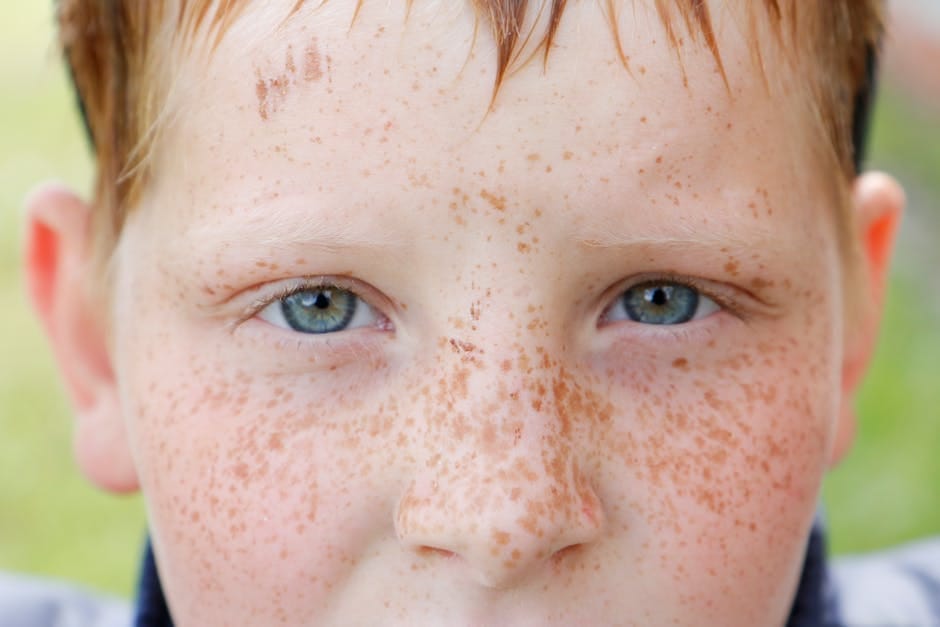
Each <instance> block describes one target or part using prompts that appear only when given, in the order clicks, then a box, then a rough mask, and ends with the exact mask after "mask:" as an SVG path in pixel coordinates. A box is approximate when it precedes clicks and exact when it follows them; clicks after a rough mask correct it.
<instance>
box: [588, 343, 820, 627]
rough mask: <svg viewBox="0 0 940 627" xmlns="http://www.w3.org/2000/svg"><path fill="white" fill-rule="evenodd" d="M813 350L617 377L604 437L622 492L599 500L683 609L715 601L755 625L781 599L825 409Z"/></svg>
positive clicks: (794, 347) (810, 509) (812, 483)
mask: <svg viewBox="0 0 940 627" xmlns="http://www.w3.org/2000/svg"><path fill="white" fill-rule="evenodd" d="M822 339H823V338H822V337H821V336H818V337H814V338H806V339H805V341H796V340H793V339H783V340H779V341H775V342H768V343H762V344H760V345H759V346H755V347H753V348H751V349H748V348H746V347H745V348H742V349H741V350H740V351H739V352H738V353H737V354H732V355H731V356H730V357H728V353H727V351H723V350H719V348H714V349H711V350H709V351H703V352H701V353H699V354H697V355H696V356H695V357H691V356H690V357H682V358H677V359H673V357H674V356H670V360H668V361H665V362H664V363H662V364H659V365H658V372H657V373H656V374H655V375H654V376H648V375H649V374H650V372H649V368H646V369H645V370H646V372H644V373H642V374H640V373H638V372H629V373H623V376H622V377H621V384H622V385H621V386H620V388H619V389H618V392H617V394H618V395H619V396H620V402H619V407H620V410H619V413H621V414H623V413H624V412H626V415H630V416H632V418H631V420H630V421H629V428H619V429H618V430H617V433H615V434H611V437H610V441H611V442H612V443H613V446H612V448H611V449H610V450H612V451H613V454H612V456H611V458H610V461H611V463H610V465H609V466H608V469H609V471H610V473H611V479H610V480H609V481H608V482H607V485H611V486H618V487H619V486H623V488H622V489H620V490H615V493H610V494H607V495H605V497H604V500H605V502H607V503H619V504H627V505H625V506H624V507H622V508H620V511H619V512H618V514H617V516H616V518H617V520H618V522H619V523H620V525H622V528H623V529H624V530H629V533H630V535H631V536H632V542H633V543H634V544H635V545H636V547H637V548H636V552H637V553H638V554H644V555H645V558H644V559H645V561H646V562H647V567H648V568H649V569H650V570H651V573H654V574H651V576H652V577H655V578H660V579H661V580H662V584H663V585H662V587H661V589H662V590H667V589H668V590H674V591H675V593H676V595H677V596H678V597H679V599H681V602H682V603H683V604H684V605H691V606H693V607H694V609H695V611H697V612H705V613H707V612H710V611H715V607H714V601H715V600H716V599H725V600H727V601H728V602H730V603H736V604H738V608H737V609H736V610H735V611H736V612H738V615H739V616H742V617H743V616H754V617H755V618H756V617H759V616H765V617H766V616H767V615H773V614H774V613H775V612H776V613H779V612H780V611H783V610H782V609H781V608H784V609H785V605H786V603H788V602H789V596H788V595H789V594H790V592H792V590H793V586H794V585H795V577H796V575H797V572H798V569H799V567H800V564H801V559H802V555H803V547H804V543H805V540H806V537H807V532H808V529H809V526H810V524H811V521H812V518H813V515H814V512H815V509H816V503H817V497H818V491H819V486H820V481H821V477H822V474H823V472H824V470H825V466H826V460H827V452H828V450H829V442H830V438H831V431H832V425H833V419H834V417H835V415H836V409H837V406H836V404H835V403H836V401H837V397H836V395H834V394H833V390H837V389H838V381H837V373H838V369H837V368H836V364H835V360H834V358H832V357H827V356H826V355H822V354H821V353H824V352H825V351H820V350H819V349H818V347H819V346H827V344H823V343H819V342H820V341H821V340H822ZM829 359H831V360H832V361H831V362H830V361H827V360H829ZM813 360H815V361H814V362H813ZM810 362H813V367H812V368H810V367H809V366H808V364H809V363H810ZM637 399H640V400H637ZM624 424H625V423H624ZM614 477H616V480H614ZM729 582H735V583H734V584H733V585H731V584H730V583H729ZM679 599H672V601H673V602H675V601H677V600H679ZM664 602H665V599H664ZM767 603H772V604H776V607H775V608H769V607H768V606H767V605H766V604H767ZM760 604H763V605H761V606H760V607H758V605H760ZM768 612H770V614H768ZM706 615H707V614H706Z"/></svg>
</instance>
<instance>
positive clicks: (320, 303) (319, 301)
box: [313, 292, 330, 309]
mask: <svg viewBox="0 0 940 627" xmlns="http://www.w3.org/2000/svg"><path fill="white" fill-rule="evenodd" d="M313 306H314V307H316V308H317V309H329V308H330V297H329V296H328V295H327V294H326V292H320V293H319V294H317V298H316V300H315V301H314V302H313Z"/></svg>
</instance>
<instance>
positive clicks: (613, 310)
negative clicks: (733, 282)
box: [603, 281, 721, 326]
mask: <svg viewBox="0 0 940 627" xmlns="http://www.w3.org/2000/svg"><path fill="white" fill-rule="evenodd" d="M655 284H656V283H652V285H655ZM660 285H676V283H673V282H670V281H662V282H661V283H660ZM635 287H637V286H631V287H628V288H627V289H625V290H622V291H621V292H620V293H618V294H617V298H616V299H614V301H613V302H612V303H611V304H610V306H609V307H608V308H607V309H606V310H605V312H604V315H603V321H604V322H622V321H629V322H635V323H636V324H650V323H645V322H641V321H639V320H635V319H634V318H632V317H631V316H630V313H629V312H628V311H627V306H626V302H625V299H624V295H625V294H626V293H627V291H629V290H630V289H634V288H635ZM693 289H694V288H693ZM695 292H696V295H697V304H696V307H695V313H694V314H693V315H692V317H691V318H689V319H688V320H686V321H685V322H682V323H680V324H688V323H689V322H694V321H696V320H701V319H703V318H707V317H708V316H711V315H713V314H715V313H717V312H718V311H721V305H719V304H718V303H716V302H715V301H714V300H713V299H711V298H709V297H708V296H705V295H704V294H702V293H701V292H700V291H698V290H695ZM658 326H676V325H674V324H673V325H669V324H664V325H658Z"/></svg>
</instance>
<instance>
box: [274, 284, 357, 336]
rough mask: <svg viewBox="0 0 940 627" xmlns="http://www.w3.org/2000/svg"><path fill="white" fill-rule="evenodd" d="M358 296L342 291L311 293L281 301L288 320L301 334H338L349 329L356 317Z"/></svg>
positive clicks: (307, 292)
mask: <svg viewBox="0 0 940 627" xmlns="http://www.w3.org/2000/svg"><path fill="white" fill-rule="evenodd" d="M357 302H358V299H357V297H356V295H355V294H353V293H352V292H349V291H347V290H341V289H335V288H331V289H311V290H302V291H300V292H297V293H296V294H291V295H290V296H287V297H286V298H284V299H282V300H281V311H282V313H283V314H284V320H286V321H287V324H288V325H290V327H291V329H293V330H294V331H298V332H300V333H335V332H336V331H342V330H343V329H345V328H346V327H347V326H348V325H349V322H350V321H351V320H352V319H353V316H354V315H355V314H356V305H357Z"/></svg>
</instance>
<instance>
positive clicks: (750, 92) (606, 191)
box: [156, 2, 825, 239]
mask: <svg viewBox="0 0 940 627" xmlns="http://www.w3.org/2000/svg"><path fill="white" fill-rule="evenodd" d="M355 10H356V9H355V8H354V7H352V6H351V3H338V2H337V3H327V4H326V5H324V6H323V7H321V8H320V9H317V10H302V11H300V12H299V13H298V14H297V15H295V16H294V17H293V18H291V19H290V20H289V21H284V15H283V13H278V12H272V11H270V10H267V9H264V8H263V7H258V8H249V9H248V10H247V11H246V13H244V14H243V15H242V16H241V17H240V19H239V20H238V21H237V22H236V23H235V24H234V25H233V26H232V27H231V29H230V30H229V31H228V33H227V35H226V36H225V38H224V39H223V40H222V42H221V45H220V46H219V47H218V48H217V49H216V50H215V51H214V53H213V55H212V56H211V57H210V58H209V60H208V62H205V61H204V60H203V58H202V57H195V56H194V57H191V58H190V59H188V60H184V61H183V62H182V63H181V64H180V68H179V69H180V72H179V78H178V79H177V81H176V83H175V85H174V87H175V89H174V90H171V91H173V92H174V93H175V94H176V96H177V101H176V106H177V108H178V112H179V115H178V116H177V122H176V124H174V125H173V126H171V130H170V132H169V133H168V135H167V137H166V141H165V142H163V150H161V151H160V152H159V153H158V158H159V159H158V167H157V168H156V172H157V177H156V182H157V185H156V187H158V188H160V186H161V182H162V183H166V182H170V186H171V187H172V188H174V189H175V190H176V192H175V193H183V192H185V193H187V194H189V195H190V196H191V199H190V200H191V201H190V202H184V203H180V204H181V205H182V206H184V207H190V208H195V209H197V212H196V214H193V213H192V212H189V213H187V212H186V211H178V212H176V215H177V216H178V217H180V218H183V217H185V219H186V220H190V219H191V218H194V217H196V218H204V219H209V220H214V219H215V218H216V217H217V215H214V214H213V212H211V211H208V209H209V208H211V207H217V208H218V207H222V208H224V209H229V210H230V209H231V208H232V206H233V205H235V206H238V207H243V208H248V207H259V206H261V207H263V206H272V205H280V206H283V205H286V204H290V201H288V200H285V199H288V198H299V199H300V200H299V205H300V206H301V207H303V208H304V210H306V211H307V212H308V213H309V212H314V213H315V212H316V208H317V207H331V208H332V209H331V210H332V211H334V215H339V214H336V213H335V212H337V211H340V212H344V213H343V214H342V215H343V219H344V220H345V221H346V222H347V223H354V222H356V221H357V220H359V221H366V222H369V223H375V221H376V220H378V221H379V223H382V221H383V220H384V221H385V222H386V223H387V226H388V227H389V229H392V230H396V229H397V230H408V229H415V230H427V229H428V228H429V224H430V223H429V221H428V220H429V218H430V217H432V215H431V213H429V212H434V215H437V213H438V212H435V210H440V211H439V213H441V214H444V215H445V216H446V209H447V208H448V207H449V206H450V205H451V204H452V203H453V201H454V200H455V199H454V198H452V197H451V196H452V195H454V196H457V197H465V196H469V197H471V198H472V199H473V200H474V201H478V202H480V203H482V204H483V205H489V207H490V208H491V209H495V210H496V211H497V212H498V211H501V210H503V209H505V207H506V205H514V203H522V204H524V205H526V206H528V207H530V208H531V207H540V208H543V209H546V210H552V209H555V208H558V209H566V210H569V213H568V216H569V217H572V216H574V217H575V218H577V220H580V221H582V222H587V224H586V227H585V228H587V230H590V229H591V227H592V222H594V223H596V224H593V226H594V227H596V228H604V227H603V226H602V225H603V224H605V223H608V222H609V221H610V220H609V219H607V218H612V219H621V218H622V217H623V216H622V212H623V210H624V200H625V199H630V204H632V205H633V206H634V207H633V208H634V209H636V210H635V211H633V212H631V214H630V216H629V217H630V219H631V221H632V224H633V225H634V226H636V227H637V228H641V227H642V228H645V229H646V230H647V231H648V232H649V233H650V235H651V236H652V235H657V233H656V231H657V229H658V228H659V227H660V226H662V225H663V224H665V223H666V222H667V221H668V220H669V219H670V218H675V219H677V220H679V221H680V223H683V222H684V223H691V222H694V221H695V220H698V219H699V218H700V217H701V216H700V215H699V214H703V213H705V212H708V213H710V215H711V218H710V219H711V221H712V223H713V224H718V225H721V223H722V222H725V223H727V226H728V227H729V228H738V227H737V226H735V225H736V224H738V223H739V222H740V220H739V218H740V217H742V216H751V215H752V214H754V212H755V208H754V198H753V197H755V196H764V197H765V198H766V197H767V196H768V195H771V194H773V195H778V196H782V195H783V192H784V190H785V189H786V195H787V196H788V198H787V199H786V200H787V202H789V203H790V204H792V205H793V206H794V207H800V208H801V210H800V211H789V212H783V213H785V214H786V215H785V216H783V218H782V219H785V220H789V221H791V222H794V223H795V224H796V225H797V226H798V227H799V228H800V230H804V229H806V228H810V227H809V225H810V224H812V223H813V222H815V221H817V220H818V219H819V215H820V213H823V212H824V211H825V210H824V209H821V208H820V207H818V206H813V203H812V202H811V198H812V197H813V193H814V190H813V189H811V186H810V185H809V184H807V183H806V181H805V180H806V178H807V177H803V176H800V170H801V165H800V164H801V163H802V162H804V161H805V154H804V148H805V142H804V141H802V140H801V139H800V138H801V137H802V136H803V134H805V124H804V120H805V116H804V104H803V102H802V99H801V98H799V97H798V96H797V95H796V93H797V91H798V90H795V89H786V88H785V87H786V86H787V82H788V77H787V76H784V75H783V73H781V75H780V76H775V78H774V80H773V81H772V82H770V83H769V82H767V81H765V80H762V77H761V73H760V72H759V71H758V69H757V67H756V66H755V65H754V63H753V60H754V58H755V57H754V55H753V54H752V50H751V48H750V44H749V41H750V38H749V37H747V36H746V35H745V34H744V33H743V29H742V28H741V27H740V22H741V16H740V15H738V14H735V13H734V12H732V11H731V9H727V8H726V9H725V10H723V11H721V12H717V13H715V14H714V16H713V20H714V29H715V32H716V38H717V44H718V46H720V49H721V54H722V58H723V63H724V68H725V70H726V75H727V82H726V81H725V80H724V79H723V77H722V75H721V73H720V72H719V70H718V66H717V65H716V62H715V58H714V56H713V54H712V52H711V51H710V50H708V48H707V47H705V46H700V45H697V44H695V43H693V42H692V41H688V42H686V41H684V40H682V38H681V37H680V40H679V43H678V48H676V47H674V46H672V45H671V44H670V34H669V33H668V32H667V29H666V28H665V27H664V25H663V21H662V19H661V16H659V15H658V14H657V13H656V11H655V10H654V9H651V8H649V7H647V6H646V5H645V4H644V3H636V5H635V6H632V10H630V11H623V12H622V14H621V15H620V16H619V18H618V19H619V20H620V22H621V24H620V25H619V28H618V32H620V44H621V47H622V49H623V51H624V52H625V53H626V55H627V57H628V60H627V67H626V68H625V67H624V64H623V59H622V58H621V55H620V54H619V52H618V49H617V45H616V43H615V39H614V38H613V37H612V36H611V24H610V21H609V16H608V15H606V14H605V13H604V12H603V11H601V10H600V9H599V8H598V7H597V6H594V5H590V4H586V3H578V4H575V5H572V6H571V7H569V8H568V10H567V12H566V14H565V19H564V20H563V21H562V23H561V25H560V26H559V29H558V33H557V36H556V38H555V41H554V44H553V50H552V54H551V56H550V57H548V59H547V63H545V64H543V63H542V59H543V57H542V55H541V54H540V51H539V50H537V49H535V48H534V46H531V45H530V46H529V47H528V48H526V47H523V49H522V52H521V53H520V57H519V60H518V62H517V63H515V64H514V66H513V69H512V70H511V73H510V75H509V76H508V77H507V79H506V81H505V83H504V84H503V85H502V87H501V89H500V91H499V93H498V94H497V95H496V97H495V99H494V98H493V85H494V80H495V73H496V63H495V58H496V51H495V49H494V44H493V42H492V41H491V39H490V38H489V36H488V34H487V33H486V32H485V31H484V30H483V29H480V28H477V22H476V16H475V15H474V13H473V10H472V8H471V7H470V6H469V3H416V4H415V5H414V6H413V7H412V9H411V10H410V12H409V14H408V15H407V17H406V16H405V15H404V12H403V11H402V10H401V9H400V8H392V7H391V5H388V6H375V5H372V4H367V6H365V7H364V8H362V10H361V11H359V12H358V13H357V14H356V15H355V20H354V14H353V13H354V11H355ZM543 18H544V16H541V14H538V15H536V16H534V17H533V18H532V19H533V20H538V19H543ZM350 24H352V26H350ZM533 28H536V26H535V25H533ZM765 62H766V58H765ZM782 67H783V66H782V65H781V68H782ZM771 83H772V84H771ZM779 87H782V88H779ZM794 183H799V185H797V186H796V187H794ZM163 188H164V189H165V188H166V186H165V185H164V187H163ZM313 197H315V200H311V198H313ZM816 197H817V198H818V197H819V194H816ZM683 201H685V202H683ZM817 204H818V203H817ZM295 205H296V203H295ZM716 205H720V206H716ZM807 208H809V209H812V211H806V209H807ZM416 209H420V211H416ZM588 209H589V211H588ZM717 209H720V211H719V210H717ZM161 211H163V210H162V209H161ZM776 219H777V220H780V219H781V216H778V217H777V218H776ZM751 222H753V221H751ZM178 226H179V225H178ZM779 227H780V224H774V222H773V221H770V222H764V223H758V222H754V223H752V224H751V225H750V226H749V227H748V228H750V229H752V230H753V236H754V237H755V238H757V239H759V238H760V237H761V236H766V235H767V234H768V233H769V232H771V231H773V230H774V229H777V228H779Z"/></svg>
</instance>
